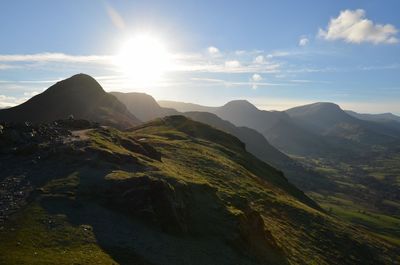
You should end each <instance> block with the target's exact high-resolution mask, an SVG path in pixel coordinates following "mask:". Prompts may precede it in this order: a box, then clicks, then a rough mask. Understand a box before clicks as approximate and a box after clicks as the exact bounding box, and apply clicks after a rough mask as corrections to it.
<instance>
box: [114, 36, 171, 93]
mask: <svg viewBox="0 0 400 265" xmlns="http://www.w3.org/2000/svg"><path fill="white" fill-rule="evenodd" d="M115 64H116V66H117V67H118V68H119V70H120V71H121V72H123V73H124V75H126V77H127V78H129V79H130V81H131V82H132V84H133V85H136V86H151V85H154V84H156V83H157V82H159V81H160V79H161V78H162V76H163V75H164V74H165V72H166V71H168V70H169V69H170V68H171V65H172V63H171V59H170V55H169V53H168V52H167V49H166V47H165V44H164V43H163V42H162V41H161V40H159V39H157V38H155V37H153V36H150V35H138V36H136V37H134V38H131V39H129V40H128V41H126V42H125V43H124V44H123V45H122V47H121V49H120V51H119V53H118V54H117V56H116V57H115Z"/></svg>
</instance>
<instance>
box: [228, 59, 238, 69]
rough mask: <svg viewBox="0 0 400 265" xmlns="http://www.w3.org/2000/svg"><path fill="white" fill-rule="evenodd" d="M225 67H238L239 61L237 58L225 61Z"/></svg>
mask: <svg viewBox="0 0 400 265" xmlns="http://www.w3.org/2000/svg"><path fill="white" fill-rule="evenodd" d="M225 67H227V68H238V67H240V62H239V61H237V60H231V61H226V62H225Z"/></svg>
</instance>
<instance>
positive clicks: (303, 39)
mask: <svg viewBox="0 0 400 265" xmlns="http://www.w3.org/2000/svg"><path fill="white" fill-rule="evenodd" d="M309 42H310V40H309V39H308V38H306V37H301V38H300V40H299V46H307V45H308V43H309Z"/></svg>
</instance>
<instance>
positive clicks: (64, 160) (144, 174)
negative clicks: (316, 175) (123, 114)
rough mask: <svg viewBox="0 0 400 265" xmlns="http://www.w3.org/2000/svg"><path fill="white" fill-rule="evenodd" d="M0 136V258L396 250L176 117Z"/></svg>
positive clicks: (372, 254) (171, 258)
mask: <svg viewBox="0 0 400 265" xmlns="http://www.w3.org/2000/svg"><path fill="white" fill-rule="evenodd" d="M76 123H78V124H76ZM27 132H36V133H34V134H33V135H28V133H27ZM55 133H56V135H57V137H54V136H55ZM2 135H3V137H2V138H1V142H0V144H1V146H2V148H1V149H0V150H1V151H0V156H1V161H2V162H3V163H1V164H0V170H1V172H2V177H1V180H0V181H1V182H2V183H3V184H4V185H5V186H7V191H8V193H7V194H5V195H6V196H7V198H10V199H9V200H7V201H6V202H7V203H9V204H10V205H13V207H12V208H13V209H11V210H10V211H8V210H7V211H2V213H6V215H7V216H2V220H4V218H5V220H6V221H5V223H4V224H2V227H3V228H2V229H1V230H0V238H2V240H0V250H1V251H0V260H1V261H3V262H4V263H5V264H11V265H12V264H54V263H57V264H72V263H80V264H93V263H96V264H110V263H119V264H163V265H168V264H187V263H188V261H190V264H321V265H323V264H374V265H375V264H396V260H398V258H399V256H398V253H399V252H396V251H397V250H396V249H395V247H393V246H391V245H390V244H388V243H386V242H385V241H382V240H378V239H376V238H374V236H372V235H370V234H369V233H368V232H366V231H365V230H363V229H360V228H356V227H353V226H350V225H348V224H346V223H344V222H343V221H340V220H338V219H336V218H334V217H331V216H329V215H327V214H326V213H324V212H322V211H320V210H318V207H317V206H316V205H315V203H314V202H313V201H312V200H310V199H309V198H308V197H307V196H306V195H304V193H302V192H301V191H300V190H298V189H297V188H295V187H294V186H293V185H291V184H290V183H289V182H287V180H286V179H285V178H284V177H283V176H282V174H281V173H280V172H279V171H277V170H275V169H274V168H272V167H271V166H269V165H267V164H265V163H263V162H261V161H260V160H258V159H256V158H255V157H254V156H252V155H251V154H249V153H248V152H246V151H245V149H244V144H243V143H242V142H241V141H240V140H239V139H237V138H235V137H233V136H231V135H230V134H227V133H224V132H221V131H219V130H216V129H214V128H212V127H210V126H207V125H204V124H202V123H198V122H194V121H192V120H190V119H187V118H185V117H182V116H171V117H166V118H164V119H158V120H155V121H152V122H150V123H147V124H144V125H141V126H140V127H137V128H136V129H133V130H130V131H126V132H122V131H118V130H116V129H113V128H103V127H96V126H93V125H91V124H90V123H87V122H86V123H85V122H83V121H79V122H78V121H68V122H62V121H59V122H58V123H57V124H42V125H40V126H39V125H38V127H36V125H33V127H31V126H27V125H18V126H17V125H9V126H5V127H4V128H3V130H2ZM16 135H20V136H19V137H15V136H16ZM26 137H28V138H29V137H30V138H29V140H28V138H26ZM9 150H14V151H12V152H10V151H9ZM33 161H34V162H33ZM15 165H18V170H15ZM4 185H2V187H4ZM0 194H3V193H0ZM25 198H26V199H25Z"/></svg>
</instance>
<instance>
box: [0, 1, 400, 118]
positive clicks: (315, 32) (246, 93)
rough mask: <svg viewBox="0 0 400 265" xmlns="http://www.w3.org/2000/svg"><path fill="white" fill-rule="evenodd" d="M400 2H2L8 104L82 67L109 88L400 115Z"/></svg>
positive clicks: (3, 89) (1, 91) (3, 97)
mask: <svg viewBox="0 0 400 265" xmlns="http://www.w3.org/2000/svg"><path fill="white" fill-rule="evenodd" d="M398 10H400V1H397V0H386V1H385V0H381V1H378V0H375V1H372V0H371V1H357V0H353V1H342V0H337V1H333V0H331V1H326V0H321V1H308V0H303V1H288V0H279V1H218V0H214V1H206V0H203V1H162V0H160V1H151V0H150V1H128V0H120V1H111V0H109V1H106V0H103V1H100V0H96V1H95V0H84V1H78V0H70V1H66V0H65V1H62V0H60V1H46V0H40V1H22V0H12V1H11V0H9V1H7V0H5V1H1V2H0V13H1V15H0V34H1V37H0V38H1V41H0V107H8V106H13V105H16V104H20V103H22V102H24V101H25V100H27V99H28V98H30V97H32V96H33V95H36V94H38V93H40V92H42V91H44V90H45V89H46V88H48V87H50V86H51V85H52V84H54V83H55V82H57V81H59V80H62V79H65V78H67V77H69V76H72V75H74V74H76V73H87V74H90V75H92V76H93V77H94V78H96V80H98V82H99V83H100V84H101V85H102V86H103V88H104V89H105V90H106V91H123V92H145V93H148V94H150V95H152V96H153V97H155V98H156V99H157V100H176V101H184V102H193V103H198V104H203V105H209V106H218V105H223V104H224V103H226V102H227V101H230V100H234V99H247V100H249V101H250V102H252V103H254V104H255V105H256V106H257V107H259V108H261V109H267V110H272V109H275V110H283V109H287V108H290V107H294V106H297V105H303V104H308V103H312V102H317V101H329V102H335V103H337V104H339V105H340V106H341V107H342V108H344V109H352V110H355V111H358V112H363V113H381V112H392V113H395V114H399V115H400V103H399V102H400V33H399V29H400V16H399V15H398Z"/></svg>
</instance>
